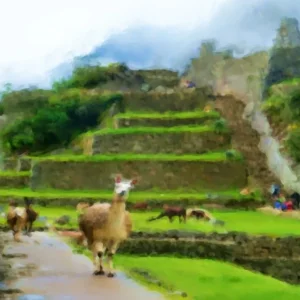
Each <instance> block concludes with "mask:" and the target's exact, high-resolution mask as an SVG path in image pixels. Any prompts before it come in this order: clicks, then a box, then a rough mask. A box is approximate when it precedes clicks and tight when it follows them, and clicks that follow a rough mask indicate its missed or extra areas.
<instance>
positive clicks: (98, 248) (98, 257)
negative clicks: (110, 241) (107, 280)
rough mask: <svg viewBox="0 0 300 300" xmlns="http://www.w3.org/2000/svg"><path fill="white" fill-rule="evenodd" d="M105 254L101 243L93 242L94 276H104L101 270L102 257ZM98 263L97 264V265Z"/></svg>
mask: <svg viewBox="0 0 300 300" xmlns="http://www.w3.org/2000/svg"><path fill="white" fill-rule="evenodd" d="M104 252H105V247H104V244H103V243H102V242H95V244H94V251H93V254H94V266H95V268H96V269H95V272H94V275H104V274H105V273H104V270H103V255H104ZM98 261H99V264H98V263H97V262H98Z"/></svg>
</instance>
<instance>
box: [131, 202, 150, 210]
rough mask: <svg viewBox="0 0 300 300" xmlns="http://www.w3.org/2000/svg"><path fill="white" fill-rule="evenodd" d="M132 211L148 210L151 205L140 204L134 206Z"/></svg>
mask: <svg viewBox="0 0 300 300" xmlns="http://www.w3.org/2000/svg"><path fill="white" fill-rule="evenodd" d="M132 209H136V210H147V209H149V204H148V203H147V202H138V203H135V204H134V205H133V207H132Z"/></svg>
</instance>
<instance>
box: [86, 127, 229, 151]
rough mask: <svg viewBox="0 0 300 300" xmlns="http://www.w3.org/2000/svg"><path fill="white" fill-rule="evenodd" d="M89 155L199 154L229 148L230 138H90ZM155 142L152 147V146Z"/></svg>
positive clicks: (184, 135) (209, 134) (175, 134)
mask: <svg viewBox="0 0 300 300" xmlns="http://www.w3.org/2000/svg"><path fill="white" fill-rule="evenodd" d="M91 138H92V139H93V146H92V149H91V150H92V151H91V153H88V151H87V150H88V149H87V150H85V151H84V153H88V154H90V155H94V154H101V153H102V154H105V153H144V154H147V153H150V154H151V153H152V154H153V153H174V154H189V153H190V154H196V153H197V154H201V153H205V152H208V151H222V150H227V149H229V148H230V141H231V135H230V134H229V133H228V134H217V133H215V132H212V131H211V132H189V131H186V132H172V133H136V134H117V135H94V136H93V137H91ZM153 141H155V143H153Z"/></svg>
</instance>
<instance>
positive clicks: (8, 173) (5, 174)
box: [0, 171, 31, 177]
mask: <svg viewBox="0 0 300 300" xmlns="http://www.w3.org/2000/svg"><path fill="white" fill-rule="evenodd" d="M30 175H31V172H27V171H22V172H17V171H1V172H0V176H1V177H20V176H30Z"/></svg>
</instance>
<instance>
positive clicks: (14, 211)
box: [6, 197, 38, 242]
mask: <svg viewBox="0 0 300 300" xmlns="http://www.w3.org/2000/svg"><path fill="white" fill-rule="evenodd" d="M24 202H25V207H19V206H18V205H17V203H16V202H15V201H11V202H10V203H9V207H8V212H7V216H6V220H7V224H8V226H9V227H10V229H11V230H12V232H13V237H14V240H15V241H16V242H21V240H20V233H21V232H22V230H23V229H24V228H25V230H26V234H27V235H28V236H30V235H31V230H32V225H33V223H34V221H35V220H36V219H37V217H38V213H37V212H35V211H34V210H33V208H32V207H31V201H30V200H29V199H28V198H27V197H25V198H24Z"/></svg>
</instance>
